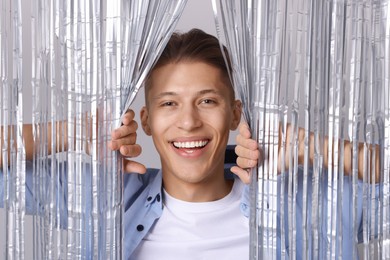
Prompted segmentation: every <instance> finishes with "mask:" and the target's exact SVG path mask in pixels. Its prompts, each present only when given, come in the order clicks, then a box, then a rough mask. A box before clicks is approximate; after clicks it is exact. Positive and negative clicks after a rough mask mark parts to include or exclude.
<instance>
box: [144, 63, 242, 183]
mask: <svg viewBox="0 0 390 260" xmlns="http://www.w3.org/2000/svg"><path fill="white" fill-rule="evenodd" d="M224 82H225V81H224V80H223V78H222V74H221V72H220V70H219V69H217V68H215V67H213V66H210V65H208V64H206V63H202V62H180V63H176V64H168V65H165V66H163V67H160V68H158V69H156V70H155V71H154V72H153V73H152V75H151V77H150V89H149V91H148V94H147V104H148V105H147V107H144V108H143V109H142V111H141V121H142V126H143V128H144V130H145V132H146V134H148V135H152V137H153V141H154V144H155V146H156V149H157V151H158V153H159V154H160V157H161V166H162V171H163V179H164V183H166V182H167V181H168V182H170V183H171V184H177V185H180V184H185V185H188V184H196V185H197V184H199V183H203V182H210V181H211V182H213V181H214V182H215V181H217V179H218V181H221V180H223V163H224V152H225V149H226V144H227V142H228V137H229V131H230V130H234V129H236V127H237V125H238V123H239V121H240V116H241V103H240V102H239V101H234V100H233V98H232V93H231V90H230V89H229V87H228V86H226V85H225V83H224Z"/></svg>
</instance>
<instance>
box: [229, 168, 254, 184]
mask: <svg viewBox="0 0 390 260" xmlns="http://www.w3.org/2000/svg"><path fill="white" fill-rule="evenodd" d="M230 171H231V172H232V173H234V174H235V175H237V176H238V177H239V178H240V179H241V181H242V182H243V183H245V184H249V183H250V181H251V176H250V171H248V170H244V169H242V168H240V167H238V166H233V167H232V168H230Z"/></svg>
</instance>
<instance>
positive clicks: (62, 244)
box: [0, 0, 186, 259]
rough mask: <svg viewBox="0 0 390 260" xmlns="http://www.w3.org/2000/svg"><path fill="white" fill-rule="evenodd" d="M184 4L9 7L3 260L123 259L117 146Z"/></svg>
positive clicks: (4, 18)
mask: <svg viewBox="0 0 390 260" xmlns="http://www.w3.org/2000/svg"><path fill="white" fill-rule="evenodd" d="M185 3H186V1H185V0H182V1H180V0H177V1H169V0H164V1H126V0H123V1H121V0H115V1H99V0H88V1H58V0H54V1H50V0H34V1H30V3H27V4H26V3H23V2H22V1H7V0H1V1H0V6H1V7H0V8H1V9H0V49H1V53H0V61H1V62H0V75H1V76H0V77H1V82H0V93H1V95H0V105H1V114H0V121H1V125H2V132H1V141H2V151H1V153H2V172H3V174H2V175H1V178H2V180H3V181H2V182H0V183H3V184H4V187H2V189H0V190H3V197H2V200H3V203H1V204H3V205H4V212H5V214H4V215H5V217H4V221H3V222H1V223H0V227H1V230H2V231H3V232H2V234H1V235H0V236H1V238H2V239H3V240H4V241H5V243H4V244H5V246H4V248H1V249H0V251H1V252H0V253H1V255H0V258H1V259H121V253H122V252H121V249H122V246H121V245H122V243H123V241H122V239H123V232H122V225H121V222H122V168H121V167H122V166H121V158H120V157H119V156H118V155H117V154H116V153H115V152H111V151H110V150H109V149H108V148H107V142H108V141H109V139H110V133H111V131H112V130H113V129H114V128H116V127H118V126H119V125H120V118H121V115H122V114H123V113H124V112H125V111H126V109H127V108H128V107H129V105H130V104H131V102H132V101H133V99H134V97H135V95H136V93H137V91H138V89H139V87H140V85H141V82H142V81H143V80H144V78H145V76H146V73H147V72H148V71H149V69H150V68H151V66H152V65H153V63H154V61H155V60H156V58H157V57H158V56H159V54H160V53H161V51H162V49H163V47H164V46H165V44H166V42H167V40H168V39H169V37H170V35H171V33H172V31H173V29H174V28H175V25H176V22H177V21H178V19H179V17H180V15H181V13H182V10H183V8H184V6H185ZM150 50H153V51H150ZM30 75H31V76H30ZM26 90H27V91H30V92H27V94H26ZM27 100H30V101H31V102H30V103H29V102H26V101H27ZM26 111H32V119H30V121H29V119H28V118H27V117H26V116H25V115H24V113H25V112H26ZM31 121H32V132H33V137H32V138H33V141H34V143H35V146H34V158H33V160H32V162H31V161H27V160H26V154H27V153H26V149H27V147H26V146H25V142H24V140H23V138H22V130H23V125H24V124H25V123H29V122H31ZM29 215H32V221H31V222H28V224H27V222H26V219H27V218H28V217H29ZM30 224H31V226H29V225H30ZM27 226H28V227H27ZM31 230H32V231H31ZM29 241H30V242H29ZM31 241H33V242H31ZM27 243H33V247H32V251H27V250H25V247H26V244H27Z"/></svg>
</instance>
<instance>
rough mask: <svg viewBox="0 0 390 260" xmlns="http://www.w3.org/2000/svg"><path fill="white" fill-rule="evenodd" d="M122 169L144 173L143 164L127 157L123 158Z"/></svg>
mask: <svg viewBox="0 0 390 260" xmlns="http://www.w3.org/2000/svg"><path fill="white" fill-rule="evenodd" d="M123 170H124V171H125V172H126V173H139V174H144V173H146V167H145V165H143V164H141V163H138V162H135V161H132V160H128V159H124V160H123Z"/></svg>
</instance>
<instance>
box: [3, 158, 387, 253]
mask: <svg viewBox="0 0 390 260" xmlns="http://www.w3.org/2000/svg"><path fill="white" fill-rule="evenodd" d="M48 169H50V167H49V168H48ZM64 169H65V170H66V167H65V168H64ZM64 176H66V175H64ZM225 177H226V178H230V179H231V178H235V176H234V175H233V174H231V173H230V171H228V170H227V171H225ZM282 178H285V179H284V183H286V184H287V183H288V176H287V175H286V174H284V175H283V174H282V175H280V176H278V194H280V193H281V192H280V191H281V190H280V189H281V183H282ZM308 179H309V180H311V173H309V178H308ZM326 180H327V175H326V174H324V176H323V177H322V178H321V179H320V192H322V193H323V194H324V195H323V196H321V198H322V201H320V202H319V203H321V205H323V206H322V209H323V210H326V209H327V199H326V198H327V188H328V187H327V181H326ZM26 182H27V184H26V211H27V214H35V213H36V212H37V211H36V210H35V208H36V206H34V205H36V203H35V202H34V200H35V199H34V193H33V189H32V187H33V186H32V164H31V163H28V164H27V176H26ZM60 185H64V184H60ZM297 185H298V186H297V194H296V211H295V212H296V227H297V228H296V232H297V233H296V238H297V239H296V259H302V250H300V249H301V248H302V245H303V239H302V238H303V233H302V231H303V228H301V227H302V225H303V220H304V216H303V214H302V208H303V189H302V187H303V174H302V169H301V168H300V169H299V171H298V184H297ZM343 185H344V189H343V199H342V203H341V205H340V206H341V207H342V212H341V214H342V218H343V222H342V223H343V227H342V230H340V231H337V233H338V232H342V233H343V241H342V252H343V259H352V254H353V250H356V247H355V246H354V244H355V239H354V237H353V230H354V226H355V225H353V223H352V222H351V221H350V212H351V207H352V203H351V202H352V188H351V187H352V185H351V181H350V178H349V177H344V181H343ZM364 185H365V186H368V184H363V183H362V182H361V181H358V193H357V212H358V214H357V216H356V222H357V225H358V235H359V240H360V241H361V236H362V232H363V229H362V221H363V218H362V215H363V203H362V196H363V192H362V190H363V186H364ZM64 186H66V185H64ZM287 189H288V186H287V185H285V187H284V194H287V192H288V190H287ZM307 189H308V191H307V194H308V197H307V210H308V212H307V216H306V219H308V221H310V220H311V214H312V212H311V209H312V208H311V204H312V203H313V202H312V198H311V194H312V192H311V190H312V186H311V181H308V186H307ZM379 189H380V185H376V187H375V192H376V194H375V200H376V201H375V202H373V203H375V205H373V206H374V207H375V212H376V214H378V200H379ZM65 194H66V193H65ZM86 194H87V195H88V194H91V193H86ZM3 198H4V183H3V174H2V173H0V206H1V207H4V199H3ZM58 199H59V201H60V203H63V204H66V203H67V201H66V197H65V198H58ZM287 199H288V198H287V196H285V201H284V205H285V208H284V210H285V212H287V205H288V203H287ZM278 201H280V197H279V195H278ZM84 202H85V206H86V207H87V208H88V205H89V207H90V205H92V203H91V202H92V198H91V197H90V196H89V197H88V196H87V197H86V198H85V200H84ZM123 206H124V217H123V228H124V241H123V246H124V248H123V249H124V252H123V253H124V259H131V254H132V253H133V252H134V250H135V248H136V247H137V246H138V245H139V243H140V242H141V240H142V239H143V238H144V237H145V235H146V234H147V233H148V232H149V230H150V228H151V227H152V225H153V223H154V222H156V221H157V220H158V218H159V217H160V216H161V214H162V211H163V203H162V176H161V172H160V171H159V170H156V169H148V172H147V173H146V174H143V175H140V174H135V173H132V174H126V175H125V176H124V205H123ZM64 208H65V209H66V207H64ZM249 209H250V208H249V189H248V187H246V188H245V189H244V191H243V194H242V198H241V212H242V213H243V214H244V215H245V216H249ZM277 212H278V214H277V215H278V218H277V221H278V230H277V234H278V235H277V252H278V255H277V258H278V259H281V254H280V252H281V250H280V249H281V248H280V247H281V231H280V223H281V219H280V207H278V208H277ZM323 215H324V216H325V217H326V216H327V214H326V212H325V213H323ZM284 216H285V218H284V223H285V225H286V226H285V228H284V232H285V236H284V238H285V242H284V245H285V249H286V253H287V255H288V253H289V252H290V250H291V249H290V243H289V240H288V237H289V235H288V228H287V223H288V219H287V214H285V215H284ZM66 222H67V214H66V212H64V214H61V226H62V227H64V228H66V226H67V223H66ZM326 222H327V221H321V225H322V226H321V227H320V229H321V230H326ZM306 225H307V227H308V232H307V233H308V234H309V237H308V238H307V239H308V240H307V241H309V243H311V234H312V233H311V223H310V222H308V223H307V224H306ZM88 230H89V232H91V230H90V229H87V230H86V231H87V232H88ZM348 234H350V235H348ZM376 234H377V231H376V232H375V235H376ZM326 235H327V234H326V233H325V232H320V236H321V237H320V244H319V259H324V258H326V255H325V254H326V251H325V249H326V247H327V246H328V239H327V237H326ZM336 236H337V234H336ZM86 237H88V234H87V235H86ZM84 246H85V247H87V248H85V250H84V252H86V255H91V254H89V253H88V252H91V250H92V248H93V247H92V245H91V244H90V243H86V244H84ZM248 247H249V245H248ZM336 247H338V245H337V243H336ZM336 252H337V248H336ZM311 253H312V252H309V255H311Z"/></svg>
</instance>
